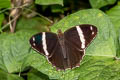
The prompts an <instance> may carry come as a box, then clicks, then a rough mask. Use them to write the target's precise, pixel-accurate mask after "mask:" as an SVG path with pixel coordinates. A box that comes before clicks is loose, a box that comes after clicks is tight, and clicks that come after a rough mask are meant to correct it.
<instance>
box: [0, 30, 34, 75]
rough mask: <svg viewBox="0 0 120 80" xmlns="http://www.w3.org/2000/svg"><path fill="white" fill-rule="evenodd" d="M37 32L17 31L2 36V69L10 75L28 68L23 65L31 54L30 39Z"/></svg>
mask: <svg viewBox="0 0 120 80" xmlns="http://www.w3.org/2000/svg"><path fill="white" fill-rule="evenodd" d="M32 33H35V31H34V30H33V31H17V32H16V33H15V34H12V33H2V34H1V35H0V68H1V69H2V70H4V71H6V72H8V73H13V72H21V71H23V70H24V69H25V68H26V67H27V66H26V65H23V64H24V62H25V59H26V57H27V56H28V55H29V54H30V52H29V49H30V45H29V38H30V37H31V36H32Z"/></svg>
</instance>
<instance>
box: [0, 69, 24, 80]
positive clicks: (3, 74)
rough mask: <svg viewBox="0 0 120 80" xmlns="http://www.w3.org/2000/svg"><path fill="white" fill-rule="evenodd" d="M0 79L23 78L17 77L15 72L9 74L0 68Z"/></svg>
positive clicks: (13, 79) (14, 79)
mask: <svg viewBox="0 0 120 80" xmlns="http://www.w3.org/2000/svg"><path fill="white" fill-rule="evenodd" d="M0 80H24V79H23V78H22V77H19V76H18V75H15V74H10V73H7V72H4V71H2V70H0Z"/></svg>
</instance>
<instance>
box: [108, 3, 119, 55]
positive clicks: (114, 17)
mask: <svg viewBox="0 0 120 80" xmlns="http://www.w3.org/2000/svg"><path fill="white" fill-rule="evenodd" d="M119 13H120V4H118V5H116V6H115V7H113V8H111V9H110V10H109V11H107V15H108V16H109V17H110V20H111V21H112V23H113V24H114V26H115V30H116V34H117V39H118V46H117V56H118V57H120V26H119V25H120V14H119Z"/></svg>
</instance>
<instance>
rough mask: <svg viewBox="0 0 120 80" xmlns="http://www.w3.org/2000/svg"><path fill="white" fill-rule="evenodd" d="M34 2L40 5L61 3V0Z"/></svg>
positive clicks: (38, 0)
mask: <svg viewBox="0 0 120 80" xmlns="http://www.w3.org/2000/svg"><path fill="white" fill-rule="evenodd" d="M35 3H36V4H40V5H52V4H60V5H63V0H35Z"/></svg>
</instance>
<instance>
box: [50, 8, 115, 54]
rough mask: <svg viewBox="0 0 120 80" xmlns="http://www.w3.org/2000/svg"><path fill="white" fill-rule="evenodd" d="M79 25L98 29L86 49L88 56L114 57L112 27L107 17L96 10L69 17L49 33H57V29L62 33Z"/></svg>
mask: <svg viewBox="0 0 120 80" xmlns="http://www.w3.org/2000/svg"><path fill="white" fill-rule="evenodd" d="M80 24H93V25H95V26H96V27H97V28H98V34H97V37H96V39H95V40H94V41H93V42H92V44H91V45H90V47H88V49H87V53H86V54H88V55H94V56H115V55H116V46H115V43H114V40H115V39H116V34H115V30H114V27H113V25H112V24H111V22H110V20H109V18H108V16H107V15H105V14H104V13H103V12H102V11H100V10H97V9H88V10H81V11H79V12H76V13H74V14H72V15H69V16H67V17H65V18H64V19H62V20H61V21H59V22H58V23H57V24H55V25H53V26H52V27H51V31H52V32H55V33H57V30H58V29H61V30H62V31H63V32H64V31H65V30H67V29H69V28H70V27H73V26H75V25H80Z"/></svg>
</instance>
